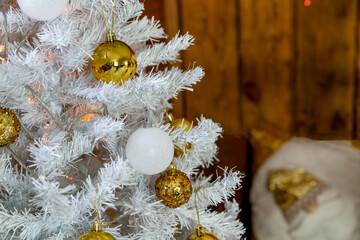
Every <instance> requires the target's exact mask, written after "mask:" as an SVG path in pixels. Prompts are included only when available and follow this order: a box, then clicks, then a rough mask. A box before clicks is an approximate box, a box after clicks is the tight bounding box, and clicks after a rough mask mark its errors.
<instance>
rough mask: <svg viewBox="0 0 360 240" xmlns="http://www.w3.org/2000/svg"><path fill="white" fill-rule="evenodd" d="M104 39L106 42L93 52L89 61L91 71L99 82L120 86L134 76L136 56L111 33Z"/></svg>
mask: <svg viewBox="0 0 360 240" xmlns="http://www.w3.org/2000/svg"><path fill="white" fill-rule="evenodd" d="M106 37H107V41H106V42H104V43H102V44H100V45H99V46H98V47H97V48H96V49H95V51H94V54H93V56H92V59H91V61H90V66H91V71H92V73H93V74H94V76H95V78H96V79H97V80H99V81H103V82H106V83H110V82H115V83H117V84H119V85H122V84H123V83H124V82H125V81H126V80H128V79H130V78H131V77H133V76H134V74H135V71H136V67H137V62H136V56H135V53H134V51H133V50H132V49H131V48H130V47H129V46H128V45H127V44H126V43H124V42H121V41H118V40H116V39H115V34H114V33H113V32H112V31H109V33H108V34H107V35H106Z"/></svg>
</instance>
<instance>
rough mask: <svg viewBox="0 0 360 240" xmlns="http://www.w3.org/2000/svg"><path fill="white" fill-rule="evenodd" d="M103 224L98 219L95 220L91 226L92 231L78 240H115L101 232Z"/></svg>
mask: <svg viewBox="0 0 360 240" xmlns="http://www.w3.org/2000/svg"><path fill="white" fill-rule="evenodd" d="M102 225H103V223H102V222H101V221H100V220H99V219H95V221H94V223H93V225H92V228H91V229H92V231H91V232H89V233H85V234H84V235H82V236H81V237H80V238H79V239H78V240H116V239H115V238H114V237H113V236H111V235H110V234H109V233H107V232H103V231H102Z"/></svg>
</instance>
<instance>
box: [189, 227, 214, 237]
mask: <svg viewBox="0 0 360 240" xmlns="http://www.w3.org/2000/svg"><path fill="white" fill-rule="evenodd" d="M186 240H219V238H218V237H217V236H215V235H214V234H212V233H210V232H207V231H205V230H204V229H203V226H201V225H199V227H197V228H196V231H195V233H193V234H191V235H190V236H189V237H188V238H187V239H186Z"/></svg>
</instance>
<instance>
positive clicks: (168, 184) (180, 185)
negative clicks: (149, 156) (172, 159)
mask: <svg viewBox="0 0 360 240" xmlns="http://www.w3.org/2000/svg"><path fill="white" fill-rule="evenodd" d="M155 190H156V196H157V197H158V199H159V200H162V203H163V204H164V205H165V206H168V207H169V208H177V207H180V206H181V205H183V204H185V203H187V202H188V201H189V199H190V197H191V194H192V186H191V181H190V179H189V178H188V177H187V176H186V174H185V173H183V172H181V171H179V170H177V169H175V167H174V166H173V165H170V168H169V169H168V170H167V171H165V172H164V173H163V174H161V175H160V177H158V178H157V179H156V183H155Z"/></svg>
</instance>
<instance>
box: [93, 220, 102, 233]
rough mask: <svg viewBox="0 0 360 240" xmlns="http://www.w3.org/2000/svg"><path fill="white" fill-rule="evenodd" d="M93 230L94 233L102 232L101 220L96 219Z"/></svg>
mask: <svg viewBox="0 0 360 240" xmlns="http://www.w3.org/2000/svg"><path fill="white" fill-rule="evenodd" d="M91 230H92V231H93V232H102V223H101V222H100V220H99V219H95V221H94V223H93V224H92V227H91Z"/></svg>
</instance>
